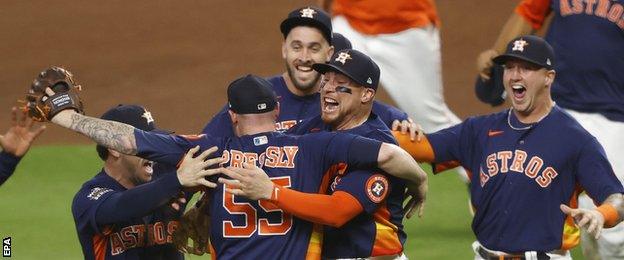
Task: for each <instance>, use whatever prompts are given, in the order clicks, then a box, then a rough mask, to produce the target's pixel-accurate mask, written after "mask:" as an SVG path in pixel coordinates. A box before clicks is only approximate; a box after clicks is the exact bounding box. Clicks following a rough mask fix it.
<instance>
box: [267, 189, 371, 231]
mask: <svg viewBox="0 0 624 260" xmlns="http://www.w3.org/2000/svg"><path fill="white" fill-rule="evenodd" d="M270 202H272V203H273V204H275V205H276V206H278V207H279V208H281V209H283V210H284V211H286V212H288V213H290V214H292V215H294V216H296V217H298V218H301V219H304V220H307V221H310V222H314V223H318V224H322V225H327V226H332V227H340V226H342V225H344V223H347V221H349V220H351V219H352V218H354V217H355V216H357V215H358V214H360V213H361V212H362V211H363V210H364V208H363V207H362V205H360V203H359V202H358V200H357V199H356V198H355V197H353V196H352V195H351V194H349V193H346V192H344V191H336V192H334V194H332V195H324V194H312V193H304V192H300V191H296V190H291V189H288V188H284V187H282V186H279V185H275V187H274V188H273V194H272V195H271V200H270ZM328 212H331V214H328Z"/></svg>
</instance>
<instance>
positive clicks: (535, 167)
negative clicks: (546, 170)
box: [524, 156, 544, 179]
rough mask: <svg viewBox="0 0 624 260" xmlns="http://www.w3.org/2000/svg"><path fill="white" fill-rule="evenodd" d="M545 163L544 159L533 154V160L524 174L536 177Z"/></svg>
mask: <svg viewBox="0 0 624 260" xmlns="http://www.w3.org/2000/svg"><path fill="white" fill-rule="evenodd" d="M543 165H544V160H542V158H539V157H537V156H533V157H531V160H530V161H529V164H527V167H526V170H525V171H524V174H525V175H526V176H527V177H529V178H531V179H533V178H535V177H537V173H538V172H539V170H540V169H542V166H543Z"/></svg>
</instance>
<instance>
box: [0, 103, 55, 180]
mask: <svg viewBox="0 0 624 260" xmlns="http://www.w3.org/2000/svg"><path fill="white" fill-rule="evenodd" d="M17 110H18V109H17V108H16V107H13V109H12V110H11V127H10V128H9V130H7V132H6V133H4V135H0V148H2V151H1V152H0V185H2V184H3V183H4V182H5V181H6V180H7V179H8V178H9V177H11V175H13V172H14V171H15V167H17V164H18V163H19V161H20V160H21V159H22V157H23V156H24V154H26V152H28V149H30V145H31V144H32V143H33V141H35V139H36V138H37V137H38V136H39V135H40V134H41V133H42V132H43V131H44V130H45V125H41V126H39V127H36V128H35V127H33V125H34V121H33V120H32V119H30V118H29V117H28V116H27V114H26V113H27V111H25V110H21V111H19V112H18V111H17Z"/></svg>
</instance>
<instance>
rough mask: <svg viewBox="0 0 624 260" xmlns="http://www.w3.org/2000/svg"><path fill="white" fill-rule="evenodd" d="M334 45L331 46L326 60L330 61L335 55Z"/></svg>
mask: <svg viewBox="0 0 624 260" xmlns="http://www.w3.org/2000/svg"><path fill="white" fill-rule="evenodd" d="M334 50H335V49H334V46H329V51H328V52H327V54H328V55H327V59H325V62H329V61H330V60H331V57H332V56H333V55H334Z"/></svg>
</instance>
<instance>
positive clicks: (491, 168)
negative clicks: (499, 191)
mask: <svg viewBox="0 0 624 260" xmlns="http://www.w3.org/2000/svg"><path fill="white" fill-rule="evenodd" d="M487 167H488V174H489V175H490V176H494V175H496V174H498V164H497V163H496V154H495V153H493V154H490V155H488V157H487Z"/></svg>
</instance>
